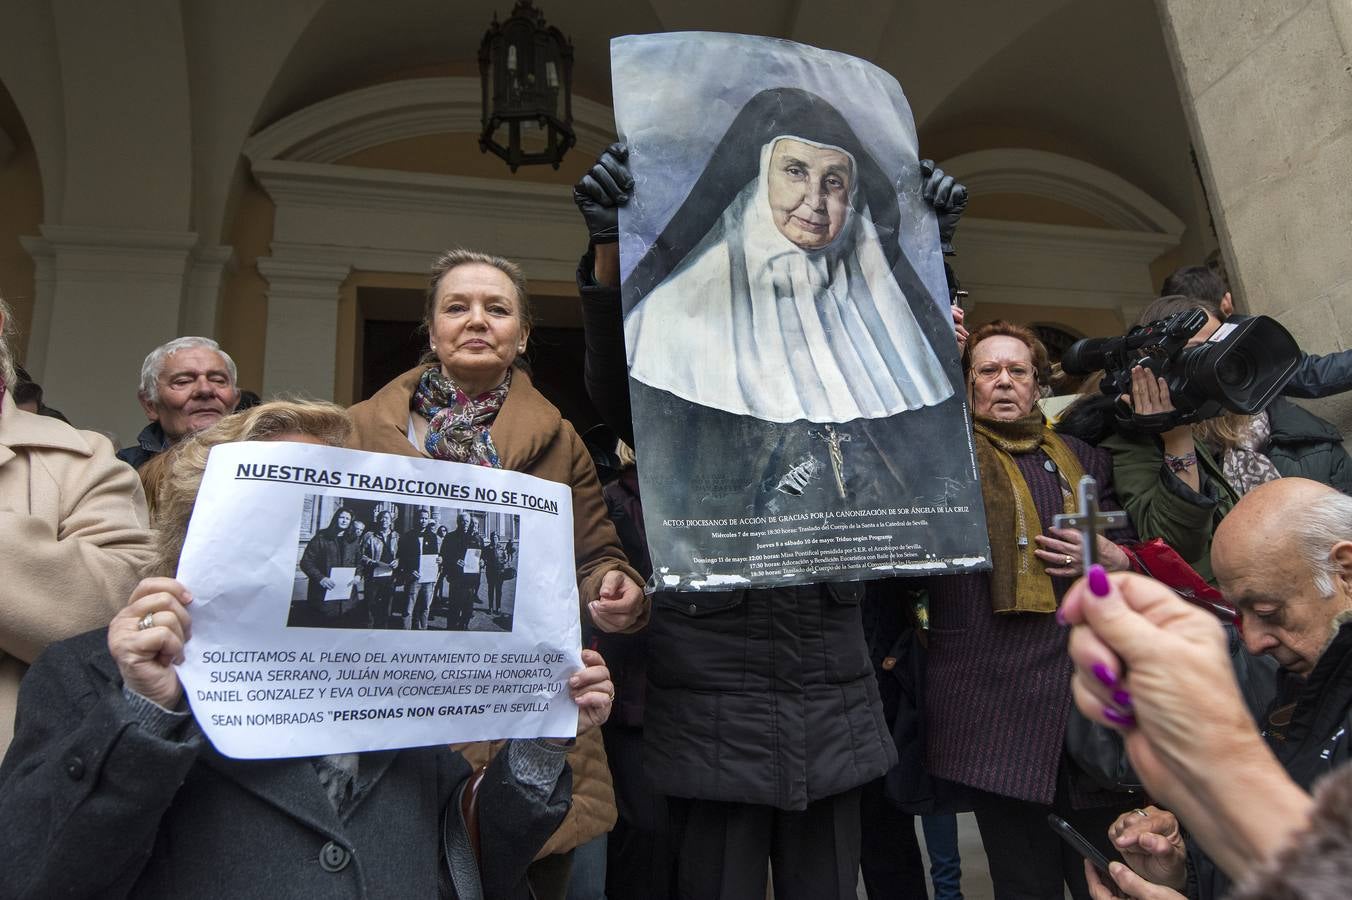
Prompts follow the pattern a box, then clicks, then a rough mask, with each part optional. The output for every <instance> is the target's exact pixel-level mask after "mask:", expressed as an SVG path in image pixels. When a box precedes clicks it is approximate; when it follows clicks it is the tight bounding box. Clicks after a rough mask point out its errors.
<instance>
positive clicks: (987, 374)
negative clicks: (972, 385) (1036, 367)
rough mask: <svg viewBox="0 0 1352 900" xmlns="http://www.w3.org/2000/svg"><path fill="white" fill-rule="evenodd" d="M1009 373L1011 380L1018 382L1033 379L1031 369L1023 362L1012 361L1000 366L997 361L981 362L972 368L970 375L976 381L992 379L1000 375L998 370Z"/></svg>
mask: <svg viewBox="0 0 1352 900" xmlns="http://www.w3.org/2000/svg"><path fill="white" fill-rule="evenodd" d="M1001 371H1005V372H1008V373H1009V379H1010V380H1011V381H1017V382H1019V383H1020V384H1022V383H1026V382H1029V381H1032V380H1033V370H1032V369H1031V368H1030V367H1028V366H1025V365H1024V364H1023V363H1013V364H1012V365H1008V366H1002V365H1000V364H999V363H993V362H988V363H982V364H981V365H979V366H977V367H976V368H974V369H972V375H973V376H974V377H975V378H976V380H977V381H994V380H995V379H997V378H999V377H1000V372H1001Z"/></svg>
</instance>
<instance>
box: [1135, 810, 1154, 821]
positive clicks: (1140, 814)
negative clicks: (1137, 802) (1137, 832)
mask: <svg viewBox="0 0 1352 900" xmlns="http://www.w3.org/2000/svg"><path fill="white" fill-rule="evenodd" d="M1132 812H1134V813H1136V815H1138V816H1144V817H1145V818H1147V819H1148V818H1150V813H1148V812H1146V811H1145V810H1143V809H1133V810H1132Z"/></svg>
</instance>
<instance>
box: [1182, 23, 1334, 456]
mask: <svg viewBox="0 0 1352 900" xmlns="http://www.w3.org/2000/svg"><path fill="white" fill-rule="evenodd" d="M1156 5H1157V7H1158V9H1159V13H1160V21H1161V24H1162V26H1163V28H1164V37H1165V42H1166V44H1167V45H1168V47H1169V53H1170V57H1171V59H1172V62H1173V66H1174V74H1175V77H1176V79H1177V81H1178V86H1179V92H1180V94H1181V96H1182V101H1183V110H1184V112H1185V113H1186V115H1187V117H1188V123H1189V127H1190V129H1191V131H1192V137H1193V142H1194V145H1195V146H1196V149H1197V156H1198V160H1199V161H1200V163H1201V168H1202V175H1203V179H1204V180H1205V183H1206V187H1207V193H1208V195H1209V197H1210V201H1211V206H1212V211H1213V213H1214V215H1215V221H1216V227H1217V231H1218V232H1219V236H1220V241H1221V247H1222V250H1223V252H1224V254H1225V259H1226V263H1227V269H1228V272H1229V275H1230V281H1231V284H1232V285H1233V286H1234V288H1235V289H1236V295H1237V299H1238V301H1239V305H1240V308H1241V309H1243V310H1244V311H1246V312H1250V313H1255V314H1258V313H1262V314H1265V315H1270V316H1273V317H1275V318H1276V319H1278V320H1279V321H1281V322H1282V324H1284V325H1285V326H1286V327H1287V328H1288V329H1290V331H1291V333H1292V334H1293V335H1295V337H1296V340H1297V341H1299V342H1300V345H1301V347H1302V348H1303V349H1305V350H1307V351H1309V352H1311V353H1329V352H1332V351H1336V350H1345V349H1348V348H1352V253H1349V252H1348V246H1349V238H1352V179H1349V177H1348V172H1352V129H1350V128H1348V122H1352V54H1350V53H1349V50H1350V49H1352V5H1349V3H1348V0H1264V2H1261V3H1234V2H1231V0H1156ZM1313 408H1314V409H1315V411H1316V412H1318V413H1319V414H1320V415H1322V416H1325V417H1326V418H1329V419H1331V420H1333V422H1334V423H1335V424H1337V425H1338V426H1339V427H1340V428H1342V430H1343V432H1344V433H1345V434H1348V435H1349V437H1352V394H1347V395H1343V396H1342V397H1339V398H1335V399H1330V400H1325V401H1321V402H1319V403H1317V404H1315V405H1314V406H1313Z"/></svg>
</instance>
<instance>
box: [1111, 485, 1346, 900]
mask: <svg viewBox="0 0 1352 900" xmlns="http://www.w3.org/2000/svg"><path fill="white" fill-rule="evenodd" d="M1211 562H1212V567H1213V569H1214V570H1215V573H1216V578H1217V581H1218V582H1219V584H1220V588H1221V591H1222V592H1223V593H1224V594H1225V598H1226V600H1228V601H1229V602H1231V603H1232V604H1234V606H1235V607H1236V608H1237V609H1238V610H1239V614H1240V616H1241V617H1242V619H1243V638H1244V645H1245V647H1246V648H1247V649H1248V651H1249V652H1250V653H1251V654H1253V655H1254V656H1260V655H1266V656H1268V657H1271V658H1272V659H1273V660H1275V661H1276V662H1277V664H1278V665H1279V666H1280V668H1279V669H1278V671H1277V678H1278V684H1277V694H1276V699H1275V700H1274V701H1273V702H1272V704H1271V706H1270V707H1269V708H1268V710H1267V712H1266V714H1264V715H1263V716H1262V717H1260V719H1259V721H1258V727H1259V729H1260V730H1261V731H1262V734H1263V737H1264V738H1265V739H1266V741H1267V743H1268V746H1269V747H1270V748H1271V749H1272V752H1273V754H1274V755H1275V756H1276V757H1277V761H1278V762H1280V763H1281V765H1282V768H1284V769H1285V770H1286V772H1287V774H1288V775H1290V776H1291V778H1292V780H1294V781H1295V782H1296V783H1297V784H1298V785H1300V786H1301V787H1302V788H1304V789H1305V790H1306V791H1308V790H1310V787H1311V785H1312V784H1313V783H1314V782H1315V781H1316V780H1317V779H1318V778H1319V777H1320V776H1322V775H1324V774H1326V773H1328V772H1329V771H1331V770H1332V769H1334V768H1336V767H1339V766H1343V765H1345V764H1346V763H1347V762H1348V759H1349V756H1352V752H1350V751H1349V740H1350V738H1349V734H1348V732H1349V730H1350V729H1352V497H1349V496H1347V495H1345V494H1342V493H1340V492H1339V491H1336V490H1334V489H1333V488H1331V487H1328V486H1327V485H1324V484H1320V483H1318V482H1315V481H1309V480H1307V479H1304V478H1281V479H1278V480H1276V481H1271V482H1268V483H1267V484H1264V485H1262V486H1260V487H1258V488H1255V489H1254V490H1252V491H1250V492H1249V493H1247V494H1245V495H1244V498H1243V499H1242V500H1240V502H1239V503H1238V504H1237V505H1236V506H1235V508H1234V509H1233V510H1232V511H1231V512H1230V514H1229V515H1227V516H1226V517H1225V518H1224V519H1223V520H1221V524H1220V526H1219V527H1218V528H1217V529H1216V534H1215V539H1214V541H1213V543H1212V547H1211ZM1198 702H1199V703H1205V702H1206V700H1205V697H1199V698H1198ZM1215 755H1216V765H1218V766H1221V767H1224V766H1225V761H1226V748H1225V747H1216V748H1215ZM1235 789H1236V790H1243V789H1244V788H1243V787H1242V785H1240V784H1238V783H1237V784H1236V787H1235ZM1260 807H1261V804H1258V805H1256V806H1255V809H1254V814H1255V815H1261V813H1262V810H1261V808H1260ZM1144 812H1145V813H1147V814H1146V815H1141V814H1140V813H1136V812H1132V813H1127V814H1126V815H1124V816H1122V817H1121V818H1120V819H1118V821H1117V822H1115V823H1114V824H1113V826H1112V828H1111V829H1110V831H1109V833H1110V834H1111V835H1112V836H1113V840H1114V843H1116V844H1117V846H1118V847H1119V848H1120V849H1121V850H1122V851H1123V856H1124V857H1125V859H1126V861H1127V863H1128V864H1129V865H1130V866H1131V867H1132V869H1133V870H1135V871H1136V872H1137V873H1139V874H1140V875H1142V876H1144V877H1145V878H1147V879H1149V880H1150V881H1151V882H1154V883H1153V884H1150V885H1148V886H1147V885H1143V884H1142V885H1139V886H1137V885H1136V880H1134V879H1133V880H1132V881H1133V887H1132V888H1128V890H1127V895H1128V896H1132V897H1141V898H1152V900H1159V898H1176V897H1178V896H1180V894H1178V893H1174V891H1178V892H1184V893H1185V895H1186V896H1189V897H1195V898H1201V900H1211V898H1220V897H1223V896H1225V894H1226V893H1228V890H1229V886H1230V885H1229V882H1228V880H1227V879H1226V878H1225V876H1224V875H1223V874H1222V873H1221V872H1220V870H1219V869H1217V868H1216V866H1215V864H1214V863H1212V861H1211V860H1210V859H1208V858H1207V857H1206V856H1205V855H1203V854H1202V853H1201V852H1200V850H1197V849H1196V848H1189V847H1187V846H1186V844H1185V841H1184V839H1183V837H1182V836H1181V834H1180V832H1179V828H1178V822H1177V820H1176V819H1175V818H1174V816H1173V815H1172V814H1171V813H1168V812H1165V811H1163V810H1159V809H1156V808H1155V807H1150V808H1149V809H1148V810H1145V811H1144ZM1161 886H1167V887H1169V888H1172V889H1174V890H1173V891H1166V890H1164V888H1163V887H1161ZM1127 887H1128V886H1127V885H1124V884H1122V880H1121V879H1119V888H1127ZM1096 896H1097V895H1096ZM1104 896H1106V894H1105V895H1104Z"/></svg>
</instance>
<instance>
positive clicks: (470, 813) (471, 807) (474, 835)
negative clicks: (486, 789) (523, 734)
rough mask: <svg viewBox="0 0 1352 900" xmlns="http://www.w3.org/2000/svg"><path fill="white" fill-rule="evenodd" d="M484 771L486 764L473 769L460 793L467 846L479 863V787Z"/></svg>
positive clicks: (480, 858) (482, 780)
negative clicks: (467, 837)
mask: <svg viewBox="0 0 1352 900" xmlns="http://www.w3.org/2000/svg"><path fill="white" fill-rule="evenodd" d="M486 771H488V767H487V766H480V767H479V768H477V769H475V770H474V774H472V775H470V776H469V780H468V781H467V782H465V789H464V790H463V791H461V793H460V816H461V818H462V820H463V821H464V823H465V832H466V833H467V834H468V835H469V846H470V849H471V850H473V851H474V859H475V860H476V861H477V862H479V863H480V864H481V865H482V863H483V857H482V856H481V855H480V853H479V788H480V787H481V786H482V785H483V782H484V773H485V772H486Z"/></svg>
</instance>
